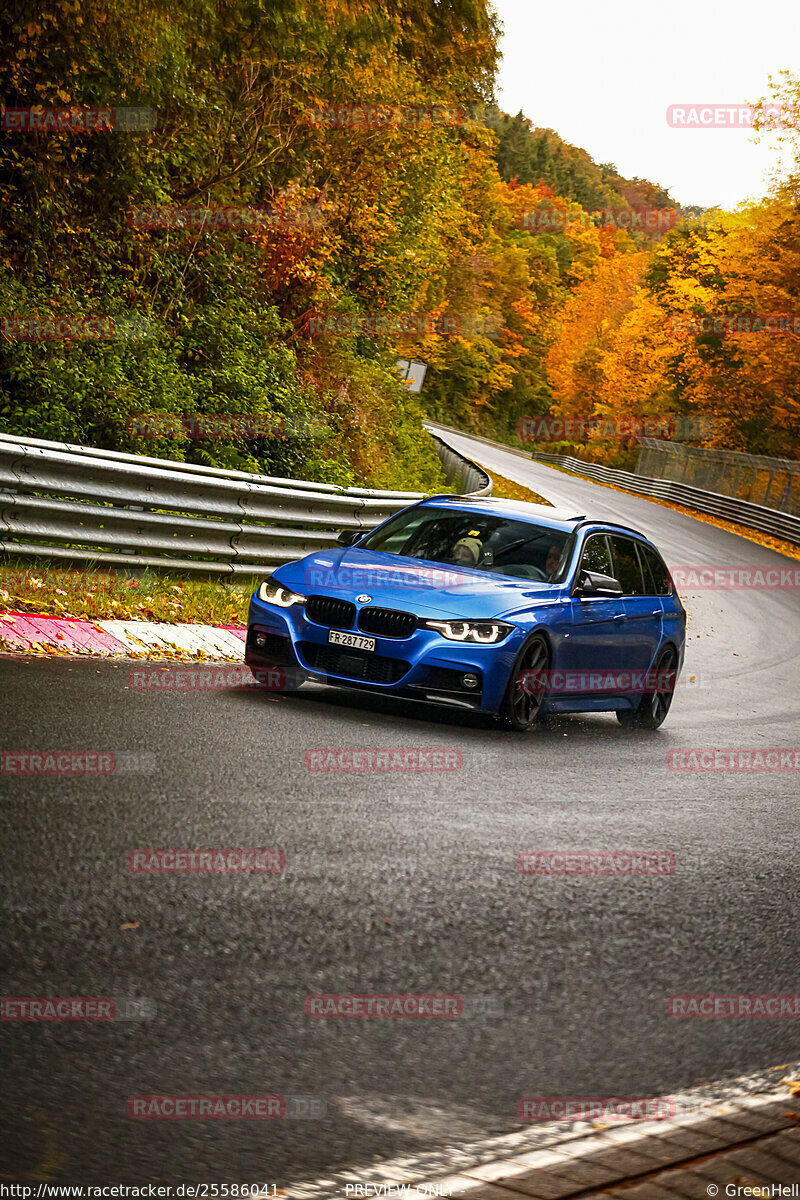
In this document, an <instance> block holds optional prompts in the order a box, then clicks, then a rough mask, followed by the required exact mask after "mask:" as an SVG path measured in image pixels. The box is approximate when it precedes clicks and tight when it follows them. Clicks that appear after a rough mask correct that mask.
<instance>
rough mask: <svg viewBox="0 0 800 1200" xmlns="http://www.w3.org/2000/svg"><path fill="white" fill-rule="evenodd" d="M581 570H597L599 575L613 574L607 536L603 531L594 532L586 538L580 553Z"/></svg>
mask: <svg viewBox="0 0 800 1200" xmlns="http://www.w3.org/2000/svg"><path fill="white" fill-rule="evenodd" d="M581 570H582V571H599V572H600V574H601V575H613V574H614V569H613V567H612V565H611V551H610V550H609V548H608V538H607V537H606V535H605V534H604V533H602V534H597V533H596V534H595V535H594V536H593V537H590V538H587V539H586V544H585V545H584V547H583V554H582V555H581Z"/></svg>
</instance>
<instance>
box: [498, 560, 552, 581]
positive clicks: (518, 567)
mask: <svg viewBox="0 0 800 1200" xmlns="http://www.w3.org/2000/svg"><path fill="white" fill-rule="evenodd" d="M500 570H501V571H502V572H503V574H504V575H518V576H520V578H521V579H535V580H536V581H537V582H538V583H545V582H546V581H547V576H546V574H545V573H544V571H540V570H539V568H538V567H532V566H531V565H530V563H511V564H510V565H509V566H507V567H501V568H500Z"/></svg>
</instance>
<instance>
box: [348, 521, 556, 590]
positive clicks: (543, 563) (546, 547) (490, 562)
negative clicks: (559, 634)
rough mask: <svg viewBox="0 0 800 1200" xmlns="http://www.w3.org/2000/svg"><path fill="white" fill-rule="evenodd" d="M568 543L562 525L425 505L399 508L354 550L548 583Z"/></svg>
mask: <svg viewBox="0 0 800 1200" xmlns="http://www.w3.org/2000/svg"><path fill="white" fill-rule="evenodd" d="M568 542H569V539H568V536H567V534H566V533H565V532H564V531H563V530H560V529H551V528H550V527H548V526H542V525H535V524H533V522H530V521H523V520H519V519H517V518H514V517H504V516H500V515H499V514H497V513H492V512H487V513H483V512H469V511H463V510H460V509H457V508H454V509H449V510H448V509H445V508H439V507H437V506H434V505H429V504H425V505H420V506H419V507H415V508H412V509H404V510H402V511H401V512H399V513H398V514H397V515H396V516H394V517H392V518H391V520H389V521H387V522H386V524H385V525H383V526H381V527H380V528H378V529H376V530H374V532H372V533H370V534H367V536H366V537H365V538H364V539H363V540H362V541H360V542H359V543H358V549H365V550H380V551H382V552H383V553H388V554H398V555H402V556H403V557H404V558H417V559H421V560H422V561H423V562H440V563H453V564H456V565H461V566H465V567H470V568H472V569H473V570H479V571H488V572H492V573H493V574H497V575H509V576H511V577H512V578H516V579H529V580H531V581H533V582H537V583H552V582H554V581H556V580H558V579H559V578H560V576H561V574H562V573H563V571H564V567H565V564H566V561H567V559H568V557H569V546H568V545H567V543H568Z"/></svg>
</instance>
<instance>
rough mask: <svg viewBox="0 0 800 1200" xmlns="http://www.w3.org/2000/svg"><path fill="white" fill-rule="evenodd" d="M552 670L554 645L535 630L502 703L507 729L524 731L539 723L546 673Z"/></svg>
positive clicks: (512, 674) (522, 653)
mask: <svg viewBox="0 0 800 1200" xmlns="http://www.w3.org/2000/svg"><path fill="white" fill-rule="evenodd" d="M549 670H550V646H549V645H548V643H547V641H546V639H545V638H543V637H542V635H541V634H534V636H533V637H532V638H531V640H530V641H529V642H526V644H525V646H524V647H523V649H522V652H521V654H520V655H519V657H518V658H517V661H516V662H515V663H514V668H513V670H512V672H511V676H510V678H509V681H508V687H507V688H506V694H505V696H504V697H503V703H502V704H501V706H500V713H499V717H500V722H501V724H502V725H504V726H505V728H506V729H513V730H514V731H515V732H516V733H524V732H525V730H526V729H530V728H531V726H532V725H535V724H536V722H537V720H538V719H539V713H540V709H541V704H542V700H543V699H544V694H545V690H546V685H545V678H546V676H544V675H543V674H542V673H543V672H545V671H549Z"/></svg>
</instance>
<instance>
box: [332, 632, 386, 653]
mask: <svg viewBox="0 0 800 1200" xmlns="http://www.w3.org/2000/svg"><path fill="white" fill-rule="evenodd" d="M328 641H329V642H333V644H334V646H351V647H352V648H353V649H354V650H374V649H375V638H370V637H362V636H361V634H360V633H344V632H343V631H342V630H340V629H331V630H330V631H329V633H328Z"/></svg>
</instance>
